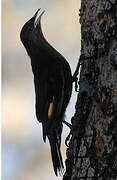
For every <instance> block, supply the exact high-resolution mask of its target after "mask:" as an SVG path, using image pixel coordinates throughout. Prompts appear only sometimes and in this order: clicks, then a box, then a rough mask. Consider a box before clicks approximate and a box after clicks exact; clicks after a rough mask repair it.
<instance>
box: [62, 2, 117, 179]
mask: <svg viewBox="0 0 117 180" xmlns="http://www.w3.org/2000/svg"><path fill="white" fill-rule="evenodd" d="M80 23H81V56H80V63H81V64H82V65H81V72H80V79H79V93H78V98H77V102H76V113H75V115H74V117H73V118H72V125H73V126H72V127H73V128H72V137H71V139H70V143H69V148H68V149H67V159H66V172H65V174H64V177H63V180H79V179H82V180H117V0H81V9H80Z"/></svg>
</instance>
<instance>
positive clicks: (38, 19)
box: [34, 8, 45, 28]
mask: <svg viewBox="0 0 117 180" xmlns="http://www.w3.org/2000/svg"><path fill="white" fill-rule="evenodd" d="M40 9H41V8H39V9H38V10H37V12H36V13H35V15H34V18H35V21H34V27H35V28H36V27H37V25H38V24H39V22H40V20H41V17H42V15H43V14H44V12H45V11H43V12H42V13H41V14H40V16H39V17H38V18H36V17H37V14H38V12H39V11H40Z"/></svg>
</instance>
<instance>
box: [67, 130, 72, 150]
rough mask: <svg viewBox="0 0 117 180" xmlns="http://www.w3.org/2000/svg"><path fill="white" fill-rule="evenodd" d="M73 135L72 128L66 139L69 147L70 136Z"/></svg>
mask: <svg viewBox="0 0 117 180" xmlns="http://www.w3.org/2000/svg"><path fill="white" fill-rule="evenodd" d="M71 135H72V130H71V131H70V133H69V134H68V136H67V137H66V139H65V145H66V146H67V147H69V145H68V144H69V142H68V141H69V140H70V136H71Z"/></svg>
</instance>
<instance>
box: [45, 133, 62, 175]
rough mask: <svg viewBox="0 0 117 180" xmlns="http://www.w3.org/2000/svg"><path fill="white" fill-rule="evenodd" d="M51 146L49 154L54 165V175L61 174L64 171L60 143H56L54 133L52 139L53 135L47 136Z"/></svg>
mask: <svg viewBox="0 0 117 180" xmlns="http://www.w3.org/2000/svg"><path fill="white" fill-rule="evenodd" d="M48 139H49V142H50V147H51V156H52V162H53V167H54V172H55V174H56V176H57V175H58V172H59V174H60V175H61V176H62V175H63V173H64V166H63V160H62V156H61V152H60V144H59V143H58V140H57V136H56V133H55V136H54V139H53V137H51V136H49V137H48Z"/></svg>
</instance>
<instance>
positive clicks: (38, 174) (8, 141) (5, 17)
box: [2, 0, 80, 180]
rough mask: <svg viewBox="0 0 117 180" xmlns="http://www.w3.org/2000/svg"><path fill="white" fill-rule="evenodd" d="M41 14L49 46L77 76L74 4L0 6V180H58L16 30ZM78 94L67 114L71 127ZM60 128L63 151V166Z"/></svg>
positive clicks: (72, 0) (51, 0) (11, 0)
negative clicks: (36, 110)
mask: <svg viewBox="0 0 117 180" xmlns="http://www.w3.org/2000/svg"><path fill="white" fill-rule="evenodd" d="M38 8H41V9H42V11H43V10H45V11H46V12H45V13H44V15H43V17H42V29H43V33H44V35H45V37H46V39H47V40H48V42H49V43H50V44H51V45H52V46H53V47H55V48H56V49H57V50H58V51H59V52H60V53H61V54H62V55H63V56H64V57H65V58H66V59H67V61H68V62H69V64H70V66H71V69H72V72H74V71H75V68H76V65H77V60H78V58H79V55H80V24H79V15H78V14H79V8H80V1H78V0H28V1H24V0H3V1H2V180H10V179H12V180H25V179H26V178H28V180H47V179H51V180H60V179H62V178H61V177H56V176H55V175H54V172H53V167H52V162H51V156H50V147H49V144H48V141H47V143H44V142H43V140H42V129H41V123H38V121H37V120H36V116H35V94H34V85H33V75H32V71H31V65H30V60H29V57H28V56H27V53H26V51H25V49H24V47H23V45H22V44H21V42H20V30H21V28H22V26H23V25H24V23H25V22H26V21H27V20H28V19H30V18H31V17H32V16H33V15H34V13H35V12H36V10H37V9H38ZM76 96H77V94H76V93H74V91H73V95H72V98H71V100H70V103H69V106H68V108H67V111H66V120H67V121H68V122H70V119H71V117H72V116H73V114H74V105H75V102H76ZM68 133H69V129H68V127H65V126H64V128H63V138H62V147H61V151H62V154H63V160H64V161H65V157H66V155H65V152H66V146H65V143H64V139H65V137H66V136H67V135H68Z"/></svg>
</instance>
